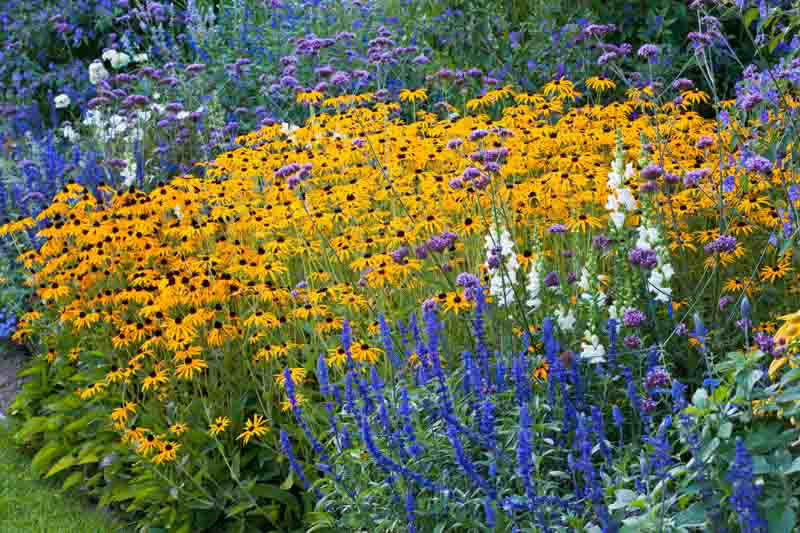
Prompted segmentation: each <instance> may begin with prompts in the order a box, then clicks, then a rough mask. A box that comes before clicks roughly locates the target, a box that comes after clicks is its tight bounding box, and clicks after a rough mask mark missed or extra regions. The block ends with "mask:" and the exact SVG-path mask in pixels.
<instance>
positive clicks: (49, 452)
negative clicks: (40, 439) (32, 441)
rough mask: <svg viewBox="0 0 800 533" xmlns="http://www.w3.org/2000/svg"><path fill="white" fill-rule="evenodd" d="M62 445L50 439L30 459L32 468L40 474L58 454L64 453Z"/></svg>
mask: <svg viewBox="0 0 800 533" xmlns="http://www.w3.org/2000/svg"><path fill="white" fill-rule="evenodd" d="M64 451H65V450H64V447H63V445H62V444H61V443H60V442H58V441H50V442H48V443H47V444H45V445H44V447H43V448H42V449H41V450H39V451H38V452H36V455H34V456H33V459H31V468H32V470H33V471H34V472H35V473H37V474H40V473H41V472H43V471H44V469H45V468H47V466H48V465H49V464H50V463H51V462H52V461H53V459H55V458H56V457H57V456H59V455H63V453H64Z"/></svg>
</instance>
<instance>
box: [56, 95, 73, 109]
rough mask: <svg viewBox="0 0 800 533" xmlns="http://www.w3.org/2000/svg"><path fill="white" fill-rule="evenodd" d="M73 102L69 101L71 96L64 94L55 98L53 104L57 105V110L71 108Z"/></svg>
mask: <svg viewBox="0 0 800 533" xmlns="http://www.w3.org/2000/svg"><path fill="white" fill-rule="evenodd" d="M71 102H72V101H71V100H70V99H69V96H68V95H66V94H63V93H62V94H59V95H58V96H56V97H55V98H53V103H54V104H55V106H56V109H64V108H65V107H69V104H70V103H71Z"/></svg>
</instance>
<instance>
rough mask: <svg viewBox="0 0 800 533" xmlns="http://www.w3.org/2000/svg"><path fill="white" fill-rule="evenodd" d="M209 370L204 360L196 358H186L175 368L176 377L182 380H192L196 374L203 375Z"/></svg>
mask: <svg viewBox="0 0 800 533" xmlns="http://www.w3.org/2000/svg"><path fill="white" fill-rule="evenodd" d="M206 368H208V363H206V362H205V361H204V360H203V359H195V358H194V357H185V358H184V359H183V360H182V361H181V364H179V365H178V366H177V367H175V375H176V376H178V377H179V378H181V379H188V380H191V379H192V378H193V377H194V373H195V372H197V373H198V374H199V373H201V372H202V371H203V370H204V369H206Z"/></svg>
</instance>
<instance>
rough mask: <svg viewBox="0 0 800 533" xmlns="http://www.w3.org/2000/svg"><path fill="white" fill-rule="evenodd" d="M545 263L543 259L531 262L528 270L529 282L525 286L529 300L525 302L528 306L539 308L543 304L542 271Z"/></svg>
mask: <svg viewBox="0 0 800 533" xmlns="http://www.w3.org/2000/svg"><path fill="white" fill-rule="evenodd" d="M543 267H544V265H543V264H542V260H541V259H537V260H536V261H534V262H533V263H532V264H531V269H530V271H529V272H528V284H527V286H526V287H525V292H526V293H527V295H528V301H527V302H525V303H526V305H527V306H528V307H532V308H533V309H538V308H539V307H541V305H542V299H541V298H540V295H541V292H542V272H543V270H544V268H543Z"/></svg>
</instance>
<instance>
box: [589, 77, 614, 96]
mask: <svg viewBox="0 0 800 533" xmlns="http://www.w3.org/2000/svg"><path fill="white" fill-rule="evenodd" d="M586 86H587V87H589V88H590V89H591V90H593V91H594V92H597V93H603V92H606V91H610V90H613V89H615V88H616V87H617V84H616V83H614V81H613V80H610V79H608V78H605V77H602V76H592V77H591V78H588V79H587V80H586Z"/></svg>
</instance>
